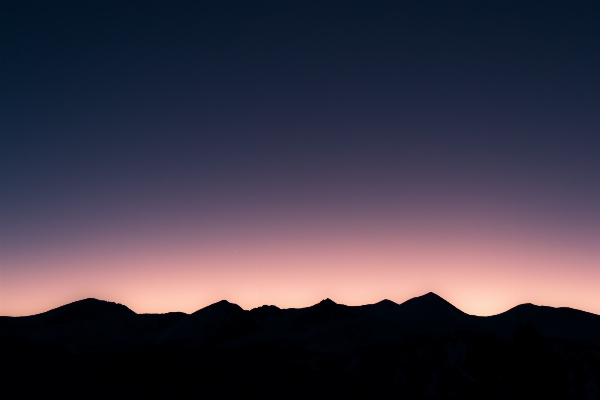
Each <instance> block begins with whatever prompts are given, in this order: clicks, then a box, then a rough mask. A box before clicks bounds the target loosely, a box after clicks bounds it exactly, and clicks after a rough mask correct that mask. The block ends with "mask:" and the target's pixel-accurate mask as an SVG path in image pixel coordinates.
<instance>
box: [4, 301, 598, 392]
mask: <svg viewBox="0 0 600 400" xmlns="http://www.w3.org/2000/svg"><path fill="white" fill-rule="evenodd" d="M0 335H1V349H2V354H1V355H2V363H1V365H2V370H1V376H2V387H1V393H2V394H7V395H9V396H8V397H6V398H19V397H20V398H33V397H41V396H45V397H46V396H54V395H59V396H61V397H63V398H65V397H67V398H86V397H94V398H100V397H111V398H114V397H122V398H148V397H151V398H177V397H186V398H187V397H205V398H225V397H231V396H240V397H241V396H244V397H247V396H249V395H254V396H261V397H263V398H305V397H320V398H331V397H342V396H345V397H353V398H356V397H363V398H473V399H480V398H506V399H514V398H527V399H535V398H540V399H541V398H544V399H548V398H573V399H598V398H600V316H598V315H595V314H591V313H586V312H583V311H579V310H573V309H569V308H551V307H541V306H534V305H531V304H524V305H520V306H517V307H515V308H513V309H511V310H508V311H506V312H504V313H502V314H499V315H495V316H491V317H477V316H472V315H468V314H465V313H463V312H462V311H460V310H459V309H457V308H456V307H454V306H453V305H452V304H450V303H448V302H447V301H445V300H444V299H442V298H441V297H439V296H437V295H435V294H433V293H429V294H426V295H424V296H420V297H416V298H414V299H411V300H408V301H406V302H404V303H402V304H396V303H394V302H392V301H389V300H383V301H381V302H379V303H376V304H370V305H365V306H356V307H353V306H345V305H342V304H336V303H335V302H333V301H332V300H330V299H325V300H323V301H321V302H320V303H318V304H315V305H314V306H311V307H307V308H300V309H280V308H278V307H275V306H262V307H258V308H255V309H252V310H249V311H246V310H243V309H242V308H241V307H239V306H238V305H236V304H232V303H229V302H227V301H220V302H218V303H215V304H212V305H210V306H208V307H205V308H203V309H200V310H198V311H196V312H194V313H192V314H189V315H188V314H184V313H168V314H136V313H135V312H133V311H131V310H130V309H129V308H127V307H125V306H123V305H120V304H115V303H110V302H105V301H100V300H95V299H86V300H81V301H78V302H74V303H71V304H67V305H65V306H62V307H59V308H56V309H53V310H50V311H48V312H45V313H42V314H38V315H33V316H29V317H0ZM3 397H4V396H3Z"/></svg>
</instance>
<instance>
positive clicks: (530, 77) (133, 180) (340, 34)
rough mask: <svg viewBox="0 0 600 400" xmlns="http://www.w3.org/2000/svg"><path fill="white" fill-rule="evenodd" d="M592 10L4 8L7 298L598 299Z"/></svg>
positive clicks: (598, 10) (1, 173)
mask: <svg viewBox="0 0 600 400" xmlns="http://www.w3.org/2000/svg"><path fill="white" fill-rule="evenodd" d="M598 21H600V3H598V2H593V1H587V2H577V1H569V2H566V1H565V2H553V1H540V2H534V1H532V2H516V1H515V2H491V1H490V2H487V1H477V2H476V1H470V2H452V1H439V2H438V1H416V2H409V1H394V2H392V1H362V2H356V1H318V2H311V1H294V0H292V1H241V2H240V1H202V2H192V1H73V2H67V1H52V2H46V1H43V2H40V1H9V0H3V1H2V2H1V3H0V85H1V86H0V315H15V316H17V315H30V314H35V313H39V312H43V311H46V310H48V309H51V308H54V307H57V306H60V305H62V304H65V303H68V302H71V301H75V300H78V299H82V298H87V297H95V298H100V299H104V300H109V301H115V302H119V303H123V304H126V305H127V306H129V307H130V308H131V309H133V310H134V311H136V312H146V313H156V312H167V311H185V312H193V311H195V310H198V309H200V308H202V307H205V306H206V305H209V304H211V303H213V302H216V301H219V300H221V299H227V300H229V301H231V302H234V303H237V304H239V305H240V306H242V307H243V308H244V309H250V308H253V307H257V306H260V305H263V304H274V305H277V306H279V307H285V308H289V307H305V306H309V305H312V304H315V303H317V302H318V301H320V300H322V299H324V298H331V299H332V300H334V301H336V302H338V303H343V304H348V305H361V304H369V303H375V302H378V301H380V300H382V299H384V298H387V299H390V300H393V301H395V302H398V303H401V302H403V301H405V300H407V299H409V298H411V297H414V296H419V295H422V294H425V293H427V292H430V291H432V292H435V293H437V294H439V295H440V296H442V297H444V298H445V299H446V300H448V301H450V302H451V303H452V304H454V305H455V306H457V307H458V308H460V309H461V310H463V311H465V312H467V313H470V314H476V315H492V314H496V313H500V312H503V311H505V310H507V309H509V308H511V307H514V306H516V305H518V304H521V303H534V304H540V305H548V306H554V307H558V306H568V307H573V308H577V309H581V310H586V311H589V312H593V313H596V314H600V295H598V293H600V24H598Z"/></svg>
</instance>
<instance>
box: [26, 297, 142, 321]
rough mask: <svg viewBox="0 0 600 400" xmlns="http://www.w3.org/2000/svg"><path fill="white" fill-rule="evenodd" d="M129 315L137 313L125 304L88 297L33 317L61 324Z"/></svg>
mask: <svg viewBox="0 0 600 400" xmlns="http://www.w3.org/2000/svg"><path fill="white" fill-rule="evenodd" d="M128 315H135V312H134V311H132V310H131V309H129V308H128V307H127V306H124V305H123V304H119V303H113V302H111V301H105V300H98V299H94V298H87V299H83V300H78V301H74V302H72V303H69V304H65V305H64V306H60V307H57V308H54V309H52V310H49V311H46V312H44V313H41V314H37V315H34V316H32V317H33V318H36V319H38V320H40V321H42V320H43V321H46V322H50V323H55V324H60V323H63V322H70V321H73V320H95V319H103V318H111V317H121V316H128Z"/></svg>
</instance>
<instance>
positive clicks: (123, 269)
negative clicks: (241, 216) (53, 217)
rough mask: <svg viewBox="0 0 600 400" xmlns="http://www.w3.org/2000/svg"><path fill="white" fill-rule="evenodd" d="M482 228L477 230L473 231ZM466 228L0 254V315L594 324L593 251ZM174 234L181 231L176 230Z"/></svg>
mask: <svg viewBox="0 0 600 400" xmlns="http://www.w3.org/2000/svg"><path fill="white" fill-rule="evenodd" d="M480 222H481V221H480ZM480 222H478V223H472V222H469V221H468V220H467V221H464V220H463V221H462V222H460V223H458V222H456V221H455V222H452V223H448V224H446V225H442V224H439V223H438V224H437V225H434V224H429V225H427V224H425V223H421V224H420V225H418V227H417V225H415V224H410V223H407V224H405V225H404V226H400V225H394V224H388V225H385V224H383V225H382V224H381V223H376V224H371V223H370V222H367V223H364V222H360V221H359V222H357V221H356V220H355V221H349V222H339V221H338V223H333V222H331V221H326V222H323V221H321V222H319V221H308V222H306V223H304V224H302V223H297V224H295V226H294V229H291V228H290V227H289V226H287V225H284V224H276V223H271V224H262V225H261V227H260V229H257V228H254V230H253V229H252V227H238V228H239V229H233V228H232V229H229V230H228V231H225V230H222V231H215V233H214V234H213V236H211V237H202V238H201V239H198V238H196V239H194V237H195V236H194V235H193V234H191V233H190V232H189V231H187V232H186V233H185V234H181V235H180V236H177V237H172V238H171V239H170V240H166V239H165V238H164V237H160V238H159V237H152V235H150V234H146V235H139V234H138V235H136V236H135V240H127V235H124V234H122V235H121V236H119V235H114V236H113V237H106V238H104V240H100V241H97V242H95V243H88V244H86V245H80V246H78V247H75V248H71V247H69V246H67V245H64V246H62V247H55V248H52V249H46V250H43V251H38V252H29V253H27V254H23V253H22V252H21V253H18V254H8V253H7V254H4V255H3V256H2V264H3V268H2V270H0V273H1V280H0V300H1V301H0V315H29V314H34V313H39V312H43V311H46V310H48V309H51V308H54V307H57V306H60V305H62V304H65V303H68V302H71V301H75V300H78V299H81V298H86V297H96V298H100V299H104V300H110V301H115V302H119V303H123V304H125V305H127V306H128V307H130V308H131V309H133V310H134V311H136V312H140V313H141V312H168V311H185V312H188V313H190V312H194V311H196V310H198V309H200V308H202V307H205V306H206V305H209V304H211V303H213V302H215V301H218V300H222V299H227V300H229V301H231V302H234V303H237V304H239V305H240V306H242V307H243V308H244V309H250V308H253V307H256V306H260V305H263V304H275V305H277V306H279V307H282V308H289V307H305V306H309V305H312V304H315V303H317V302H318V301H320V300H321V299H323V298H326V297H329V298H331V299H333V300H334V301H336V302H338V303H343V304H348V305H361V304H368V303H374V302H378V301H380V300H382V299H384V298H387V299H390V300H393V301H395V302H397V303H401V302H403V301H405V300H407V299H409V298H411V297H414V296H419V295H422V294H424V293H427V292H429V291H433V292H435V293H437V294H439V295H440V296H442V297H443V298H445V299H446V300H448V301H449V302H451V303H452V304H454V305H455V306H456V307H458V308H460V309H461V310H463V311H465V312H467V313H470V314H476V315H491V314H496V313H500V312H503V311H505V310H507V309H509V308H511V307H513V306H515V305H518V304H521V303H525V302H531V303H534V304H540V305H549V306H555V307H558V306H568V307H573V308H578V309H582V310H586V311H589V312H593V313H596V314H600V302H599V301H598V295H597V293H598V292H599V289H600V268H598V266H600V249H598V248H597V247H596V248H595V247H594V246H593V245H592V244H593V242H594V241H593V240H592V241H588V242H585V241H581V240H578V239H577V238H573V237H567V236H566V235H563V236H562V237H561V236H560V235H554V236H552V235H549V234H544V233H539V231H538V232H531V231H528V230H526V229H522V228H519V229H518V228H516V227H515V226H512V228H511V229H508V228H506V229H504V230H503V229H499V228H498V226H500V224H496V225H495V228H496V229H490V228H488V227H487V226H486V225H485V224H482V223H480ZM181 231H183V230H181Z"/></svg>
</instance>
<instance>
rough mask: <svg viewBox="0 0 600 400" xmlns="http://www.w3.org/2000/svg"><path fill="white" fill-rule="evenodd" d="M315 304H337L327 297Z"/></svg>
mask: <svg viewBox="0 0 600 400" xmlns="http://www.w3.org/2000/svg"><path fill="white" fill-rule="evenodd" d="M317 305H323V306H337V305H338V304H337V303H336V302H335V301H333V300H331V299H330V298H329V297H328V298H326V299H323V300H321V301H320V302H318V303H317Z"/></svg>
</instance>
